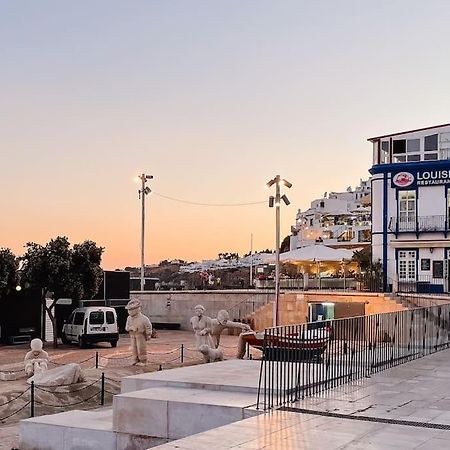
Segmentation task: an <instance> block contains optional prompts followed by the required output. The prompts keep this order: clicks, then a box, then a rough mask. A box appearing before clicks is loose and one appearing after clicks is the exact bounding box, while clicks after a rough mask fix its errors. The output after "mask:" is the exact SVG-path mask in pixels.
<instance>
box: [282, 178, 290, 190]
mask: <svg viewBox="0 0 450 450" xmlns="http://www.w3.org/2000/svg"><path fill="white" fill-rule="evenodd" d="M283 184H284V185H285V186H286V187H287V188H289V189H290V188H291V187H292V183H291V182H289V181H288V180H285V179H284V178H283Z"/></svg>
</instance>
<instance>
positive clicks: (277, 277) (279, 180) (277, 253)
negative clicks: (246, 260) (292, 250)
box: [266, 175, 292, 327]
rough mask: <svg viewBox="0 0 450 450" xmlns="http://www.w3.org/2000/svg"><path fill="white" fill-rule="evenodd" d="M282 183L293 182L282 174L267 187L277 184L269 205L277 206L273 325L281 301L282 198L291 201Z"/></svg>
mask: <svg viewBox="0 0 450 450" xmlns="http://www.w3.org/2000/svg"><path fill="white" fill-rule="evenodd" d="M280 183H283V185H284V186H286V187H287V188H289V189H290V188H291V187H292V183H290V182H289V181H287V180H285V179H284V178H283V179H282V178H281V177H280V175H277V176H276V177H275V178H272V179H271V180H269V181H268V182H267V184H266V187H268V188H270V187H271V186H273V185H275V196H270V197H269V207H273V206H275V302H274V304H273V314H272V317H273V326H275V327H276V326H278V323H279V312H280V307H279V302H280V204H281V200H283V202H284V203H285V205H286V206H287V205H289V204H290V201H289V199H288V198H287V197H286V195H283V196H281V193H280Z"/></svg>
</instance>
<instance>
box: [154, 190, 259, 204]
mask: <svg viewBox="0 0 450 450" xmlns="http://www.w3.org/2000/svg"><path fill="white" fill-rule="evenodd" d="M152 194H153V195H156V196H157V197H161V198H164V199H166V200H171V201H173V202H178V203H186V204H188V205H195V206H225V207H229V206H231V207H232V206H251V205H262V204H264V203H267V202H266V201H265V200H264V201H259V202H246V203H202V202H193V201H190V200H184V199H181V198H175V197H170V196H168V195H164V194H160V193H158V192H155V191H152Z"/></svg>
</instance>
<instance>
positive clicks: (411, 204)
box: [398, 191, 416, 231]
mask: <svg viewBox="0 0 450 450" xmlns="http://www.w3.org/2000/svg"><path fill="white" fill-rule="evenodd" d="M398 219H399V225H400V229H403V230H404V231H405V230H406V231H407V230H409V229H410V230H411V231H414V228H415V224H416V191H399V193H398Z"/></svg>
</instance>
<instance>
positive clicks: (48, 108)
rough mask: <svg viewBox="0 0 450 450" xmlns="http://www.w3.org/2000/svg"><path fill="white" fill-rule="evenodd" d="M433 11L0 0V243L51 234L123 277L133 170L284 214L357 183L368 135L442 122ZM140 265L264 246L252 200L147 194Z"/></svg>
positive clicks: (392, 6)
mask: <svg viewBox="0 0 450 450" xmlns="http://www.w3.org/2000/svg"><path fill="white" fill-rule="evenodd" d="M449 23H450V4H449V3H448V2H447V1H433V0H431V1H428V2H426V3H424V2H422V1H407V0H405V1H391V0H390V1H376V2H375V1H360V0H358V1H356V0H355V1H339V2H336V1H320V2H311V1H301V0H295V1H288V0H282V1H280V0H271V1H266V0H217V1H211V0H203V1H200V0H198V1H197V0H178V1H177V0H171V1H168V0H160V1H152V0H146V1H134V0H130V1H112V0H104V1H95V0H89V1H77V2H74V1H73V2H68V1H64V2H62V1H59V0H54V1H45V0H39V1H34V0H33V1H32V0H28V1H0V56H1V66H0V67H1V69H0V99H1V100H0V151H1V177H0V190H1V196H0V211H1V220H0V247H10V248H11V249H12V250H13V251H14V252H16V253H17V254H21V253H22V252H23V245H24V244H25V243H26V242H27V241H36V242H39V243H45V242H46V241H47V240H49V239H50V238H51V237H55V236H57V235H66V236H68V237H69V239H70V240H71V242H73V243H76V242H79V241H82V240H84V239H93V240H95V241H96V242H97V243H98V244H100V245H103V246H105V247H106V252H105V255H104V267H105V268H109V269H114V268H117V267H124V266H126V265H138V264H139V261H140V202H139V200H138V195H137V189H138V185H137V184H135V183H134V181H133V176H135V175H137V174H138V173H141V172H143V171H144V172H146V173H150V174H152V175H154V177H155V178H154V180H152V182H151V183H150V185H151V187H152V189H154V190H155V191H156V192H157V193H160V194H163V195H166V196H171V197H176V198H180V199H185V200H187V201H191V202H201V203H245V202H257V201H264V200H266V198H267V196H268V192H267V191H265V190H264V189H263V186H264V184H265V182H266V181H267V180H268V179H269V178H271V177H273V176H274V175H276V174H280V175H282V176H283V177H284V178H287V179H288V180H290V181H291V182H292V183H293V188H292V189H290V190H289V192H288V193H287V194H288V196H289V198H290V200H291V202H292V204H291V205H290V206H288V207H284V208H283V212H282V228H283V231H282V235H283V236H284V235H286V234H288V233H289V229H290V226H291V225H292V224H293V223H294V220H295V214H296V211H297V209H298V208H302V209H303V208H306V207H307V206H308V204H309V202H310V201H311V200H313V199H314V198H315V197H318V196H321V195H322V194H323V193H324V192H325V191H332V190H345V188H346V187H347V186H349V185H355V184H357V183H358V182H359V179H360V178H366V177H367V176H368V172H367V170H368V168H369V167H370V164H371V147H370V144H369V143H368V142H367V141H366V139H367V138H368V137H371V136H373V135H377V134H382V133H388V132H391V131H401V130H403V129H406V130H407V129H411V128H417V127H422V126H428V125H434V124H439V123H446V122H450V109H449V106H450V89H449V81H448V80H449V74H450V59H449V58H448V43H449V42H450V28H449ZM147 206H148V220H147V246H146V254H147V262H148V263H151V262H157V261H159V260H161V259H167V258H183V259H188V260H193V259H202V258H210V257H215V256H216V255H217V253H219V252H221V251H237V252H239V253H245V252H247V251H248V250H249V247H250V234H251V233H253V234H254V247H255V248H256V249H262V248H266V247H273V246H274V211H273V210H272V209H269V208H268V206H267V205H266V204H263V205H261V204H260V205H253V206H246V207H206V206H194V205H190V204H184V203H178V202H174V201H171V200H167V199H163V198H161V197H158V196H155V195H153V196H150V197H149V198H148V199H147Z"/></svg>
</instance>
